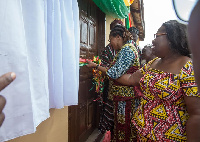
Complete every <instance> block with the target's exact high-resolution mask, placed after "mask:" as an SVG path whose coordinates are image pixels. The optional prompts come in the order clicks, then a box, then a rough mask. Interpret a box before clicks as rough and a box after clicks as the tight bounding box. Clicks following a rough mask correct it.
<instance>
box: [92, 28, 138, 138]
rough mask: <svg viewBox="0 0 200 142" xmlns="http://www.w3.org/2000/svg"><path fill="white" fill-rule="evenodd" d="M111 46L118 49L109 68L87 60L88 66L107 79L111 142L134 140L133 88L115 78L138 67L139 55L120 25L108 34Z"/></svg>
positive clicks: (126, 31) (129, 36)
mask: <svg viewBox="0 0 200 142" xmlns="http://www.w3.org/2000/svg"><path fill="white" fill-rule="evenodd" d="M109 38H110V43H111V45H112V47H113V48H114V49H115V50H116V51H118V53H117V55H116V56H115V58H114V60H113V62H112V63H111V65H110V67H109V69H106V68H105V67H103V66H98V65H97V64H95V63H93V62H90V61H88V67H93V68H96V69H98V70H100V71H102V72H103V73H105V74H106V75H107V76H108V77H109V79H110V81H109V93H108V98H109V99H110V100H112V101H113V104H114V130H113V134H112V141H113V142H131V141H134V139H135V138H136V135H134V130H135V129H134V128H133V125H132V124H131V118H132V115H133V111H134V89H133V87H129V86H124V85H121V84H120V83H117V82H116V81H115V79H117V78H119V77H121V76H122V75H123V74H125V73H128V74H131V73H133V72H135V71H136V70H138V69H139V67H140V63H139V57H138V52H137V49H136V47H134V46H133V44H132V36H131V34H130V32H128V30H127V29H126V28H125V27H124V26H122V25H116V26H115V27H114V28H113V29H112V30H111V32H110V35H109Z"/></svg>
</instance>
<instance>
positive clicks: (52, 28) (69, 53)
mask: <svg viewBox="0 0 200 142" xmlns="http://www.w3.org/2000/svg"><path fill="white" fill-rule="evenodd" d="M47 5H48V6H47V21H48V24H47V28H48V30H47V35H48V38H47V44H48V59H49V90H50V92H49V93H50V108H62V107H63V106H65V105H75V104H77V103H78V83H79V78H78V77H79V60H78V59H79V44H80V34H79V32H80V29H79V10H78V3H77V1H76V0H50V1H48V3H47Z"/></svg>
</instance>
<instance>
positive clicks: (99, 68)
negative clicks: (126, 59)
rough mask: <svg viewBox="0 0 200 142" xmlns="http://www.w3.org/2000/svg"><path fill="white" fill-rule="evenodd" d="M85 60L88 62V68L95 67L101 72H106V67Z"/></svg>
mask: <svg viewBox="0 0 200 142" xmlns="http://www.w3.org/2000/svg"><path fill="white" fill-rule="evenodd" d="M87 62H88V64H87V67H89V68H96V69H98V70H99V71H101V72H102V73H103V74H106V71H107V68H106V67H102V66H97V64H96V63H94V62H92V61H87Z"/></svg>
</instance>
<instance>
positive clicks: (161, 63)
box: [118, 20, 200, 142]
mask: <svg viewBox="0 0 200 142" xmlns="http://www.w3.org/2000/svg"><path fill="white" fill-rule="evenodd" d="M152 43H153V46H154V51H155V55H156V56H157V58H155V59H153V60H152V61H150V62H149V63H147V64H146V65H145V66H144V67H143V68H141V69H140V70H139V71H137V72H136V73H133V74H132V75H128V74H126V75H123V76H122V77H121V78H119V79H118V81H119V82H121V83H122V84H125V85H140V89H138V93H140V96H141V104H140V106H139V107H138V109H137V111H136V112H135V114H134V117H133V119H132V122H133V124H134V125H135V126H136V128H137V130H138V138H137V141H142V142H145V141H150V142H152V141H165V142H173V141H180V142H184V141H191V142H197V141H200V140H197V137H196V136H194V135H193V134H195V132H194V131H195V130H196V129H195V125H197V126H199V123H200V94H199V93H198V89H197V84H196V82H195V79H194V71H193V64H192V61H191V58H190V57H189V56H190V52H189V50H188V44H187V37H186V26H185V25H183V24H180V23H178V22H177V21H175V20H171V21H168V22H165V23H163V25H162V26H161V27H160V28H159V29H158V31H157V33H156V34H155V39H154V40H153V41H152ZM197 129H199V128H197Z"/></svg>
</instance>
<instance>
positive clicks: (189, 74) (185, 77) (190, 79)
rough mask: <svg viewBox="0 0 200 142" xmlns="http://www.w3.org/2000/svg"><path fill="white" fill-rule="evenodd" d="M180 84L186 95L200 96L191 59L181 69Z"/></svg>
mask: <svg viewBox="0 0 200 142" xmlns="http://www.w3.org/2000/svg"><path fill="white" fill-rule="evenodd" d="M180 85H181V88H182V90H183V95H184V96H197V97H200V94H199V93H198V87H197V84H196V82H195V78H194V70H193V65H192V62H191V61H190V62H188V63H186V65H185V66H184V67H183V68H182V69H181V72H180Z"/></svg>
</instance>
